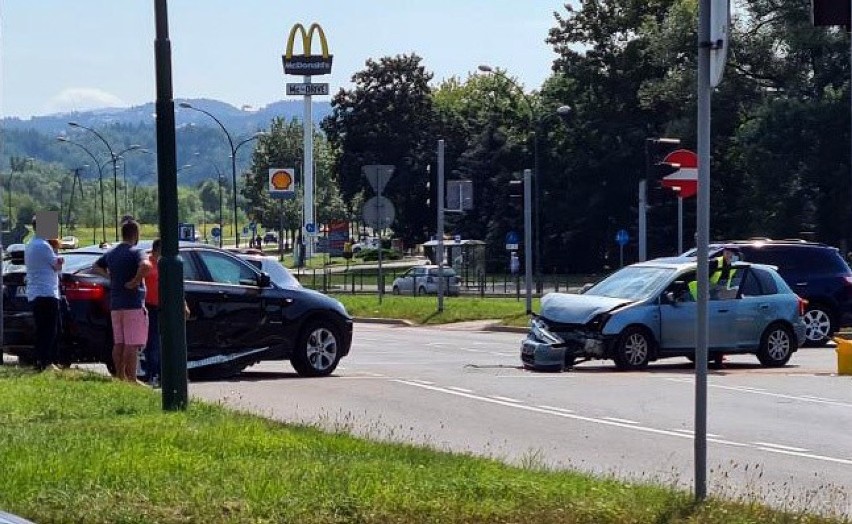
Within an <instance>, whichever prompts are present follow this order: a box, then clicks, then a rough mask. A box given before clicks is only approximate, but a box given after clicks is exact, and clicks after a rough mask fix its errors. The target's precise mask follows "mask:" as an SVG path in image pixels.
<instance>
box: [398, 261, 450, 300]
mask: <svg viewBox="0 0 852 524" xmlns="http://www.w3.org/2000/svg"><path fill="white" fill-rule="evenodd" d="M443 275H444V276H443V278H444V293H446V294H447V295H458V294H459V289H460V288H461V278H460V277H459V276H458V275H456V272H455V270H454V269H453V268H451V267H445V268H444V270H443ZM437 293H438V266H415V267H413V268H411V269H409V270H408V271H406V272H405V273H403V274H402V275H400V276H398V277H397V278H396V279H395V280H394V281H393V294H394V295H402V294H409V295H414V294H417V295H426V294H431V295H435V294H437Z"/></svg>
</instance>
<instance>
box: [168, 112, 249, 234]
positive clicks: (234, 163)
mask: <svg viewBox="0 0 852 524" xmlns="http://www.w3.org/2000/svg"><path fill="white" fill-rule="evenodd" d="M178 106H180V107H182V108H184V109H192V110H193V111H198V112H199V113H204V114H205V115H207V116H209V117H210V118H212V119H213V120H214V121H215V122H216V123H217V124H218V125H219V127H220V128H221V129H222V131H223V132H224V133H225V136H226V137H227V138H228V146H229V147H230V148H231V182H232V183H233V184H234V199H233V200H234V202H233V203H234V238H235V241H236V247H240V232H239V229H237V151H239V149H240V146H242V145H244V144H246V143H248V142H251V141H252V140H257V139H258V138H260V137H261V136H264V135H265V134H266V133H264V132H258V133H255V134H254V135H252V136H250V137H248V138H246V139H245V140H242V141H240V142H238V143H237V144H236V145H235V144H234V139H233V137H231V133H229V132H228V129H227V128H226V127H225V124H223V123H222V122H221V121H220V120H219V119H218V118H216V117H215V116H213V114H212V113H210V112H209V111H205V110H204V109H201V108H198V107H195V106H193V105H192V104H190V103H188V102H181V103H179V104H178Z"/></svg>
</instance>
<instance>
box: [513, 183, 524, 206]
mask: <svg viewBox="0 0 852 524" xmlns="http://www.w3.org/2000/svg"><path fill="white" fill-rule="evenodd" d="M509 203H510V204H513V205H517V206H521V207H523V206H524V181H523V180H509Z"/></svg>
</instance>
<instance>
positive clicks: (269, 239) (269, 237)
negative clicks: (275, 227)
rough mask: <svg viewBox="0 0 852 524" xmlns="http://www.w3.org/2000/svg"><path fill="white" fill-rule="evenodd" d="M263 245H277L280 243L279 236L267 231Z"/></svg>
mask: <svg viewBox="0 0 852 524" xmlns="http://www.w3.org/2000/svg"><path fill="white" fill-rule="evenodd" d="M263 243H264V244H277V243H278V235H276V234H275V233H273V232H272V231H267V232H266V234H264V235H263Z"/></svg>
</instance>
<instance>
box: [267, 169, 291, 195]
mask: <svg viewBox="0 0 852 524" xmlns="http://www.w3.org/2000/svg"><path fill="white" fill-rule="evenodd" d="M270 182H271V183H272V187H273V188H275V190H276V191H286V190H288V189H289V188H290V185H291V184H292V183H293V178H292V177H291V176H290V173H288V172H286V171H276V172H275V173H274V174H273V175H272V179H271V180H270Z"/></svg>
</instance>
